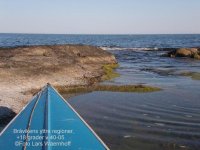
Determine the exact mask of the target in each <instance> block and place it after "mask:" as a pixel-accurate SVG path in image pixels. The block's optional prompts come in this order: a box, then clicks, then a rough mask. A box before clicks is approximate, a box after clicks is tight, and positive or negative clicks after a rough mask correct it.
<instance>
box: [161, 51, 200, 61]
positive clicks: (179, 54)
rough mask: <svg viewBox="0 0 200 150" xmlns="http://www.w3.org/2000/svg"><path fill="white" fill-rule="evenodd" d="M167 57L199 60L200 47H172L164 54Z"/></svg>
mask: <svg viewBox="0 0 200 150" xmlns="http://www.w3.org/2000/svg"><path fill="white" fill-rule="evenodd" d="M164 56H168V57H173V58H174V57H188V58H194V59H198V60H200V49H199V48H180V49H173V50H171V51H170V52H168V53H167V54H166V55H164Z"/></svg>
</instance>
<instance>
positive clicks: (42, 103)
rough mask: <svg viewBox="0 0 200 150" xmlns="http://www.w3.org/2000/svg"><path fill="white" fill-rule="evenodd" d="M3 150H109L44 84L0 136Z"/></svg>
mask: <svg viewBox="0 0 200 150" xmlns="http://www.w3.org/2000/svg"><path fill="white" fill-rule="evenodd" d="M0 149H4V150H15V149H16V150H19V149H20V150H22V149H23V150H26V149H27V150H32V149H34V150H40V149H41V150H43V149H48V150H58V149H59V150H106V149H109V148H108V147H107V146H106V145H105V144H104V143H103V141H102V140H101V139H100V138H99V137H98V136H97V134H96V133H95V132H94V131H93V130H92V129H91V127H90V126H89V125H88V124H87V123H86V122H85V121H84V120H83V119H82V118H81V117H80V115H79V114H78V113H77V112H76V111H75V110H74V109H73V108H72V106H71V105H70V104H69V103H68V102H67V101H65V100H64V98H63V97H62V96H61V95H60V94H59V93H58V92H57V91H56V90H55V89H54V88H53V87H52V86H51V85H49V84H47V85H46V86H45V87H44V88H43V89H42V90H41V91H40V92H39V93H38V94H37V95H35V96H34V97H33V99H32V100H31V101H30V102H29V103H28V104H27V106H26V107H25V108H24V109H23V110H22V111H21V112H20V113H19V114H18V115H17V116H16V117H15V118H14V119H13V120H12V121H11V122H10V123H9V125H8V126H7V127H6V128H5V129H4V130H3V131H2V132H1V134H0Z"/></svg>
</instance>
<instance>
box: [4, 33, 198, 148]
mask: <svg viewBox="0 0 200 150" xmlns="http://www.w3.org/2000/svg"><path fill="white" fill-rule="evenodd" d="M54 44H88V45H94V46H100V47H102V48H103V49H105V50H108V51H110V52H111V53H113V54H114V55H115V56H116V58H117V60H118V62H119V64H120V67H119V68H118V69H117V70H116V71H117V72H118V73H120V75H121V76H120V77H119V78H116V79H113V80H111V81H107V82H104V83H102V84H116V85H123V84H144V85H152V86H157V87H161V88H162V89H163V90H162V91H159V92H153V93H119V92H116V93H113V92H92V93H87V94H83V95H80V96H76V97H73V98H71V99H69V100H68V101H69V102H70V103H71V105H72V106H73V107H75V108H76V110H77V111H78V112H79V113H80V114H81V116H82V117H83V118H84V119H85V120H86V121H87V122H88V123H89V124H90V125H91V126H92V127H93V128H94V130H95V131H96V132H97V133H98V134H99V135H100V136H101V137H102V139H103V140H104V141H105V143H107V144H108V146H109V147H110V148H111V149H113V150H134V149H136V150H186V149H190V150H199V149H200V80H192V79H191V78H190V77H184V76H180V75H179V74H180V73H181V72H200V61H198V60H192V59H186V58H177V59H174V58H166V57H161V55H162V54H164V53H166V51H162V50H161V49H160V48H176V47H200V35H42V34H41V35H36V34H35V35H30V34H0V47H15V46H24V45H54Z"/></svg>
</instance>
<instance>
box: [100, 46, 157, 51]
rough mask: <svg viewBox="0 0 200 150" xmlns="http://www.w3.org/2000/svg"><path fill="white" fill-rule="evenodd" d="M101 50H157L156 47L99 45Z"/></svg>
mask: <svg viewBox="0 0 200 150" xmlns="http://www.w3.org/2000/svg"><path fill="white" fill-rule="evenodd" d="M100 48H101V49H103V50H107V51H113V50H130V51H153V50H159V49H158V48H157V47H155V48H135V47H133V48H122V47H100Z"/></svg>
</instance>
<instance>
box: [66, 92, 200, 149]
mask: <svg viewBox="0 0 200 150" xmlns="http://www.w3.org/2000/svg"><path fill="white" fill-rule="evenodd" d="M185 95H187V93H181V91H169V90H165V91H161V92H155V93H145V94H139V93H112V92H92V93H89V94H85V95H82V96H76V97H73V98H71V99H70V100H69V102H70V104H71V105H72V106H73V107H75V109H76V110H77V111H78V112H79V113H80V114H81V116H83V118H84V119H86V121H87V122H88V123H89V124H90V125H91V126H92V127H93V128H94V129H95V131H97V133H98V134H99V135H100V136H101V137H102V138H103V140H104V141H105V142H106V143H107V144H108V146H109V147H110V148H111V149H114V150H117V149H123V150H128V149H133V148H136V149H137V150H139V149H140V150H149V149H154V150H156V149H158V150H160V149H181V147H182V149H185V147H187V148H188V149H198V148H199V147H200V142H199V141H200V111H199V108H200V103H199V100H198V99H199V96H200V95H193V96H192V97H188V96H185ZM183 147H184V148H183Z"/></svg>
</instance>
